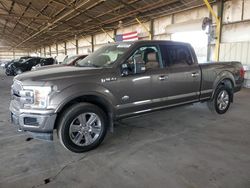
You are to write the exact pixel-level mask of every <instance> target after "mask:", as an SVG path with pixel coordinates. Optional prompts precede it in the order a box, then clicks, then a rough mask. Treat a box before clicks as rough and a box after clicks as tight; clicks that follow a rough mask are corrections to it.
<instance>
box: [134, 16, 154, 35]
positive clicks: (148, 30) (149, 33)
mask: <svg viewBox="0 0 250 188" xmlns="http://www.w3.org/2000/svg"><path fill="white" fill-rule="evenodd" d="M135 20H136V21H137V22H138V23H139V24H140V25H141V26H142V27H143V28H144V29H145V31H146V32H147V33H148V36H149V39H150V40H152V33H151V31H150V29H149V28H147V26H146V25H145V24H144V23H142V22H141V21H140V20H139V19H138V18H135Z"/></svg>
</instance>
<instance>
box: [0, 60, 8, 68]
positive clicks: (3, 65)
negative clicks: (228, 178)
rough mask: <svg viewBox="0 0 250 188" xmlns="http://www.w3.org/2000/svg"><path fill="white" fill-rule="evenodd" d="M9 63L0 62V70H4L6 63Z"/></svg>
mask: <svg viewBox="0 0 250 188" xmlns="http://www.w3.org/2000/svg"><path fill="white" fill-rule="evenodd" d="M9 62H10V61H1V62H0V64H1V65H0V66H1V68H2V69H5V65H6V64H7V63H9Z"/></svg>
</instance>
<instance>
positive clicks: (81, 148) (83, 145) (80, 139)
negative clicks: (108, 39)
mask: <svg viewBox="0 0 250 188" xmlns="http://www.w3.org/2000/svg"><path fill="white" fill-rule="evenodd" d="M106 132H107V116H106V114H105V113H104V112H103V110H102V109H100V108H99V107H97V106H96V105H93V104H90V103H80V104H76V105H73V106H71V107H70V108H69V109H67V110H66V111H65V112H64V113H63V114H62V117H61V119H60V121H59V127H58V129H57V133H58V136H59V139H60V142H61V144H62V145H63V146H64V147H65V148H67V149H68V150H70V151H72V152H76V153H81V152H86V151H89V150H92V149H94V148H96V147H97V146H99V144H101V143H102V141H103V139H104V137H105V135H106Z"/></svg>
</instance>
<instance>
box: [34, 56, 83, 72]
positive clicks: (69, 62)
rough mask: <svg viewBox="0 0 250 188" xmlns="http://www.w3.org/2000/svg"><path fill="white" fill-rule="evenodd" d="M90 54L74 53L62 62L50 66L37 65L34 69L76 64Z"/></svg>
mask: <svg viewBox="0 0 250 188" xmlns="http://www.w3.org/2000/svg"><path fill="white" fill-rule="evenodd" d="M87 56H88V55H74V56H72V57H70V58H67V59H65V61H63V62H62V63H61V64H55V65H49V66H36V67H33V68H32V70H42V69H47V68H57V67H62V66H75V65H76V63H77V62H79V61H81V60H83V59H84V58H85V57H87Z"/></svg>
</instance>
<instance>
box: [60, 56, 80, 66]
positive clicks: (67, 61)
mask: <svg viewBox="0 0 250 188" xmlns="http://www.w3.org/2000/svg"><path fill="white" fill-rule="evenodd" d="M77 58H78V56H77V55H74V56H71V57H68V58H65V59H64V61H63V62H62V64H63V65H68V64H70V63H71V62H72V61H74V60H75V59H77Z"/></svg>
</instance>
